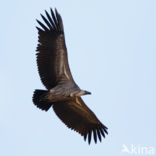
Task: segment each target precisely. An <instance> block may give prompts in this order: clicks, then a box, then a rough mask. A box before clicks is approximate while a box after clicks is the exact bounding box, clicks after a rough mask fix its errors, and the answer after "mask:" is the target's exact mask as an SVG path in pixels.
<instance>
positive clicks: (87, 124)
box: [33, 9, 108, 144]
mask: <svg viewBox="0 0 156 156" xmlns="http://www.w3.org/2000/svg"><path fill="white" fill-rule="evenodd" d="M41 17H42V19H43V21H44V24H43V23H41V22H40V21H38V20H37V22H38V24H39V25H40V27H36V28H37V30H38V45H37V50H36V51H37V54H36V55H37V66H38V72H39V75H40V78H41V81H42V83H43V84H44V86H45V87H46V89H47V90H38V89H37V90H35V91H34V94H33V103H34V104H35V105H36V106H37V107H38V108H40V109H42V110H44V111H48V110H49V109H50V107H52V108H53V110H54V112H55V113H56V115H57V116H58V117H59V118H60V120H62V122H64V123H65V124H66V126H67V127H69V128H71V129H73V130H75V131H76V132H78V133H79V134H81V135H82V136H83V137H84V140H86V139H88V143H89V144H90V142H91V138H92V137H93V138H94V141H95V143H97V140H98V139H99V140H100V142H101V140H102V137H105V134H108V133H107V127H106V126H105V125H103V124H102V123H101V122H100V121H99V119H98V118H97V117H96V115H95V114H94V113H93V112H92V111H91V110H90V109H89V108H88V107H87V106H86V105H85V103H84V101H83V100H82V98H81V96H83V95H86V94H91V93H90V92H88V91H85V90H81V89H80V88H79V86H78V85H77V84H76V83H75V81H74V79H73V77H72V74H71V71H70V68H69V64H68V56H67V48H66V44H65V35H64V28H63V22H62V18H61V16H60V14H59V13H58V12H57V10H56V9H55V12H54V11H53V10H52V9H50V13H48V12H47V11H45V16H43V15H42V14H41Z"/></svg>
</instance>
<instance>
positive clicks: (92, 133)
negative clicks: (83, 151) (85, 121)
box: [83, 124, 108, 145]
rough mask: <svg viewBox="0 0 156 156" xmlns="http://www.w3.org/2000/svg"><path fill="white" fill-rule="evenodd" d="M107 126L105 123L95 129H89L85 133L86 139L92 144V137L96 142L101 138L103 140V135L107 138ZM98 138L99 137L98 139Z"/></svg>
mask: <svg viewBox="0 0 156 156" xmlns="http://www.w3.org/2000/svg"><path fill="white" fill-rule="evenodd" d="M107 129H108V128H107V127H106V126H104V125H103V124H100V125H98V126H97V127H95V128H94V129H91V130H88V131H87V132H86V133H85V134H83V137H84V140H85V141H86V140H88V144H89V145H90V144H91V140H92V137H93V139H94V142H95V144H96V143H97V141H98V140H99V141H100V142H102V137H103V138H105V137H106V134H107V135H108V131H107ZM97 138H98V139H97Z"/></svg>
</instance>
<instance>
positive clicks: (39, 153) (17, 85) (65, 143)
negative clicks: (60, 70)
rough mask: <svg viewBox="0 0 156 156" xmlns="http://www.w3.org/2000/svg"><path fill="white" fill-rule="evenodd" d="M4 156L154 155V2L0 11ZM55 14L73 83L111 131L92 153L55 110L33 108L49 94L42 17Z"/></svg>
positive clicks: (10, 5)
mask: <svg viewBox="0 0 156 156" xmlns="http://www.w3.org/2000/svg"><path fill="white" fill-rule="evenodd" d="M0 6H1V7H0V20H1V26H0V27H1V29H0V42H1V46H0V71H1V77H0V80H1V81H0V83H1V84H0V86H1V89H0V95H1V102H0V103H1V109H0V155H1V156H21V155H22V156H35V155H36V156H52V155H58V156H62V155H71V156H73V155H74V156H80V155H81V156H82V155H84V154H85V155H90V156H95V155H97V156H98V155H99V156H115V155H117V156H119V155H121V156H122V155H126V154H123V153H121V148H122V144H126V145H127V146H129V145H130V144H134V145H141V146H153V147H154V148H155V150H156V140H155V132H156V124H155V119H156V115H155V114H156V96H155V95H156V1H155V0H109V1H106V0H96V1H91V0H86V1H84V0H79V1H73V0H65V1H63V0H62V1H61V0H44V1H41V0H40V1H39V0H33V1H31V0H27V1H20V0H14V1H9V0H5V1H1V5H0ZM50 7H52V8H54V7H56V8H57V10H58V11H59V12H60V14H61V16H62V18H63V22H64V27H65V35H66V43H67V48H68V55H69V63H70V67H71V70H72V74H73V76H74V79H75V81H76V82H77V84H79V86H80V87H81V88H82V89H86V90H89V91H91V92H92V95H91V96H86V97H84V98H83V99H84V100H85V102H86V104H87V105H88V106H89V107H90V108H91V109H92V110H93V111H94V112H95V113H96V115H97V116H98V118H99V119H100V120H101V121H102V122H103V123H104V124H105V125H106V126H107V127H108V128H109V129H108V130H109V135H108V136H107V137H106V139H103V141H102V143H98V144H96V145H95V144H94V142H92V143H91V145H90V146H89V145H88V143H87V142H84V141H83V138H82V137H81V136H80V135H79V134H77V133H75V132H74V131H71V130H70V129H68V128H67V127H66V126H65V125H64V124H63V123H62V122H61V121H60V120H59V119H58V118H57V116H56V115H55V114H54V112H53V110H52V109H51V110H50V111H48V112H47V113H45V112H43V111H41V110H39V109H37V108H36V107H35V106H34V105H33V103H32V94H33V90H34V89H43V88H44V87H43V85H42V84H41V81H40V79H39V75H38V72H37V67H36V58H35V53H36V52H35V49H36V45H37V30H36V29H35V26H36V25H37V23H36V21H35V19H36V18H37V19H41V18H40V13H43V14H44V10H45V9H46V10H49V8H50ZM127 155H128V154H127Z"/></svg>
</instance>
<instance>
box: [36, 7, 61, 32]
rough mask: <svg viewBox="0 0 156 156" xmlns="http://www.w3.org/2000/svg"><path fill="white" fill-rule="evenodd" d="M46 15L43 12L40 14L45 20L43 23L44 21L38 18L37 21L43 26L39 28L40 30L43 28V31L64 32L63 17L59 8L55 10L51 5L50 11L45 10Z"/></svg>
mask: <svg viewBox="0 0 156 156" xmlns="http://www.w3.org/2000/svg"><path fill="white" fill-rule="evenodd" d="M44 11H45V14H46V17H45V16H44V15H42V14H40V16H41V17H42V19H43V21H44V23H45V24H43V23H42V22H40V21H39V20H38V19H36V21H37V23H38V24H39V25H40V26H41V28H42V29H43V30H42V29H41V28H39V27H38V28H37V29H38V30H39V29H40V30H42V31H52V32H55V33H59V34H60V33H61V34H63V33H64V29H63V22H62V18H61V16H60V14H59V13H58V11H57V9H56V8H55V9H54V11H53V9H52V8H51V7H50V13H51V15H50V13H48V11H47V10H44Z"/></svg>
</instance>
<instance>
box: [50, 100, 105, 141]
mask: <svg viewBox="0 0 156 156" xmlns="http://www.w3.org/2000/svg"><path fill="white" fill-rule="evenodd" d="M77 100H79V102H78V103H76V101H77ZM77 100H70V101H66V102H62V103H56V104H54V105H53V109H54V111H55V113H56V115H57V116H58V117H59V118H60V119H61V120H62V121H63V122H64V123H65V124H66V125H67V126H68V127H69V128H71V129H74V130H75V131H77V132H78V133H80V134H81V135H82V136H83V137H84V140H86V138H88V143H89V144H90V142H91V138H92V136H93V138H94V141H95V143H96V142H97V136H98V138H99V140H100V141H101V138H102V136H103V137H105V135H104V131H105V133H106V132H107V127H106V126H104V125H103V124H102V123H101V122H100V121H99V120H98V118H97V117H96V116H95V114H94V113H93V112H92V111H91V110H90V109H89V108H88V107H87V106H86V105H85V103H84V102H83V100H82V99H81V98H80V97H79V98H78V99H77ZM92 133H93V135H91V134H92Z"/></svg>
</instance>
